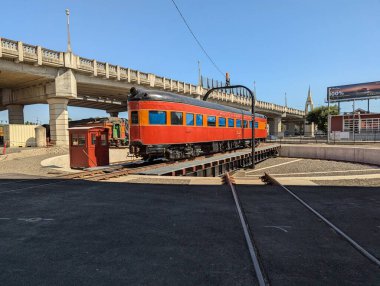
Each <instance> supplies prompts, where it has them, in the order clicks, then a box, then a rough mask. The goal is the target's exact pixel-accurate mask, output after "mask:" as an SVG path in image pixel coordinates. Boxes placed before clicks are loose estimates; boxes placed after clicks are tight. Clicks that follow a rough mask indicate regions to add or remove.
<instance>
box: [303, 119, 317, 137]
mask: <svg viewBox="0 0 380 286" xmlns="http://www.w3.org/2000/svg"><path fill="white" fill-rule="evenodd" d="M304 126H305V136H310V137H314V129H315V128H314V123H310V124H307V122H306V120H305V125H304Z"/></svg>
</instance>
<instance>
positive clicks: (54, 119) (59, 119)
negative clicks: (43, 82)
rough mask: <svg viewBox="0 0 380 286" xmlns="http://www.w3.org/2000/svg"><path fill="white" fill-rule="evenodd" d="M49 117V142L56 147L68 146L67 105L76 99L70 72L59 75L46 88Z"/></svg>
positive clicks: (73, 79)
mask: <svg viewBox="0 0 380 286" xmlns="http://www.w3.org/2000/svg"><path fill="white" fill-rule="evenodd" d="M46 90H47V102H48V104H49V115H50V121H49V123H50V141H51V142H52V143H53V144H54V145H57V146H64V145H69V131H68V130H67V129H68V128H69V121H68V120H69V116H68V112H67V104H68V102H69V100H70V99H74V98H76V97H77V82H76V78H75V75H74V73H73V71H72V70H70V69H69V70H66V71H64V72H63V73H60V74H59V75H58V76H57V77H56V78H55V81H54V83H51V84H48V85H47V86H46Z"/></svg>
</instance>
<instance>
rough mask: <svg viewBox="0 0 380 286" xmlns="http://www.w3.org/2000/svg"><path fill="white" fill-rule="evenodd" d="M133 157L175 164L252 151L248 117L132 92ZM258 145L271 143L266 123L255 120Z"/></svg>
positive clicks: (185, 100)
mask: <svg viewBox="0 0 380 286" xmlns="http://www.w3.org/2000/svg"><path fill="white" fill-rule="evenodd" d="M128 110H129V124H130V126H129V130H130V152H131V153H132V154H134V155H136V156H139V157H142V158H143V159H155V158H167V159H169V160H177V159H183V158H192V157H196V156H199V155H204V154H210V153H215V152H223V151H228V150H233V149H238V148H244V147H248V146H250V144H251V141H250V139H251V136H252V129H251V128H252V117H251V114H250V113H249V112H248V111H244V110H241V109H237V108H233V107H228V106H224V105H220V104H216V103H212V102H207V101H202V100H198V99H193V98H190V97H186V96H183V95H178V94H174V93H169V92H163V91H152V90H149V91H148V90H137V89H135V88H132V89H131V95H130V97H129V99H128ZM255 116H256V118H255V137H256V143H258V142H259V141H264V140H265V139H266V137H267V128H266V126H267V119H266V117H265V116H263V115H259V114H256V115H255Z"/></svg>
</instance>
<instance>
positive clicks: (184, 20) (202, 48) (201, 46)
mask: <svg viewBox="0 0 380 286" xmlns="http://www.w3.org/2000/svg"><path fill="white" fill-rule="evenodd" d="M171 1H172V2H173V5H174V6H175V8H176V9H177V11H178V13H179V15H180V16H181V18H182V20H183V22H184V23H185V25H186V27H187V29H188V30H189V32H190V33H191V35H192V36H193V38H194V39H195V41H196V42H197V44H198V46H199V47H200V48H201V50H202V51H203V53H204V54H205V55H206V56H207V58H208V59H209V60H210V62H211V63H212V64H213V66H214V67H215V68H216V69H217V70H218V71H219V72H220V74H221V75H222V76H223V77H224V76H225V74H224V73H223V72H222V70H221V69H220V68H219V67H218V65H217V64H216V63H215V61H214V60H213V59H212V58H211V57H210V55H209V54H208V53H207V51H206V49H205V48H204V47H203V45H202V44H201V43H200V41H199V40H198V38H197V36H196V35H195V34H194V32H193V30H192V29H191V28H190V25H189V24H188V23H187V21H186V19H185V17H184V16H183V14H182V12H181V10H180V9H179V8H178V6H177V4H176V2H175V1H174V0H171Z"/></svg>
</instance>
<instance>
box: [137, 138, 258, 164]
mask: <svg viewBox="0 0 380 286" xmlns="http://www.w3.org/2000/svg"><path fill="white" fill-rule="evenodd" d="M260 141H261V140H260V139H256V140H255V145H256V146H257V145H258V144H259V143H260ZM250 146H251V140H230V141H218V142H204V143H193V144H173V145H142V144H141V143H140V142H131V145H130V153H131V154H133V155H135V156H136V157H142V158H143V159H144V160H154V159H158V158H165V159H167V160H170V161H175V160H180V159H189V158H194V157H197V156H200V155H209V154H213V153H218V152H226V151H231V150H236V149H242V148H248V147H250Z"/></svg>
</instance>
